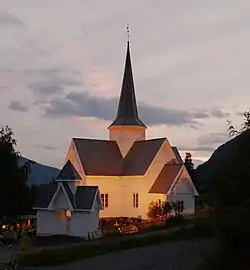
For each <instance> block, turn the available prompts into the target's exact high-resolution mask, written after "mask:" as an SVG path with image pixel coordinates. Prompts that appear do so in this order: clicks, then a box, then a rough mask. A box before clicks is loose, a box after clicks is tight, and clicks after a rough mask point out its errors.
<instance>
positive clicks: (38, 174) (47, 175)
mask: <svg viewBox="0 0 250 270" xmlns="http://www.w3.org/2000/svg"><path fill="white" fill-rule="evenodd" d="M27 161H29V159H27V158H25V157H20V158H19V166H22V165H23V164H24V163H25V162H27ZM31 161H32V160H31ZM59 171H60V170H59V169H57V168H54V167H50V166H46V165H42V164H40V163H38V162H35V161H34V163H31V167H30V175H29V178H28V185H41V184H47V183H49V182H50V181H51V180H52V179H53V177H56V176H57V175H58V173H59Z"/></svg>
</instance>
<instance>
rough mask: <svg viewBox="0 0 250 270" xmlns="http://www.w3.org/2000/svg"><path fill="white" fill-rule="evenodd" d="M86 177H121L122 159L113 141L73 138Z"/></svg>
mask: <svg viewBox="0 0 250 270" xmlns="http://www.w3.org/2000/svg"><path fill="white" fill-rule="evenodd" d="M73 142H74V144H75V146H76V150H77V152H78V155H79V158H80V161H81V163H82V166H83V169H84V172H85V173H86V174H87V175H121V174H122V165H123V157H122V155H121V152H120V149H119V147H118V145H117V143H116V142H115V141H105V140H93V139H78V138H73Z"/></svg>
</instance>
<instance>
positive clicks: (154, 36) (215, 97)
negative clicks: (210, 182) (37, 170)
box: [0, 0, 250, 167]
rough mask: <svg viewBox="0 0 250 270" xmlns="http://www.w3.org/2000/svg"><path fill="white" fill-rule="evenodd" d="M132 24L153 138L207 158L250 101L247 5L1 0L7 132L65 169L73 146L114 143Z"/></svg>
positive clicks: (2, 117)
mask: <svg viewBox="0 0 250 270" xmlns="http://www.w3.org/2000/svg"><path fill="white" fill-rule="evenodd" d="M127 24H129V25H130V42H131V45H130V47H131V57H132V66H133V74H134V81H135V89H136V96H137V102H138V104H139V113H140V118H141V120H142V121H143V122H144V123H145V124H147V126H148V129H147V135H148V138H156V137H167V138H168V140H169V141H170V143H171V144H172V145H174V146H177V147H178V148H179V149H180V151H181V153H182V154H183V155H184V154H185V152H187V151H188V152H191V153H192V155H193V158H197V159H201V160H206V159H207V158H209V156H210V155H211V153H212V152H213V151H214V149H216V148H217V147H218V146H219V145H221V144H222V143H224V142H226V141H227V140H228V139H229V137H228V134H227V125H226V122H227V120H228V119H229V120H232V121H233V123H235V125H236V126H239V125H240V124H241V121H242V119H241V116H240V113H241V112H243V111H245V110H247V109H248V108H249V104H248V102H249V98H250V91H249V86H250V53H249V49H250V29H249V25H250V1H249V0H245V1H243V0H238V1H235V0H202V1H201V0H189V1H186V0H178V1H170V0H157V1H149V0H143V1H142V0H136V1H134V0H106V1H100V0H99V1H97V0H70V1H69V0H53V1H51V0H22V1H16V0H1V5H0V35H1V39H0V94H1V95H0V97H1V98H0V124H1V125H3V126H4V125H9V126H10V127H11V128H12V129H13V132H14V134H15V138H16V139H17V140H18V150H19V151H20V152H21V154H22V155H23V156H25V157H28V158H31V159H33V160H35V161H37V162H40V163H43V164H47V165H51V166H56V167H61V166H62V165H63V163H64V161H65V156H66V153H67V150H68V147H69V144H70V141H71V139H72V138H73V137H84V138H100V139H107V138H108V131H107V127H108V126H109V124H110V123H111V121H112V120H113V119H114V118H115V115H116V109H117V100H118V97H119V94H120V89H121V81H122V76H123V71H124V61H125V52H126V41H127V33H126V25H127Z"/></svg>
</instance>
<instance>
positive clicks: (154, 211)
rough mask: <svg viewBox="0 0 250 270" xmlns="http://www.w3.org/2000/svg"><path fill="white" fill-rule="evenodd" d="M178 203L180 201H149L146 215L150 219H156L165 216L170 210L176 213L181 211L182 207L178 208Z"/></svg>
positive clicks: (179, 203)
mask: <svg viewBox="0 0 250 270" xmlns="http://www.w3.org/2000/svg"><path fill="white" fill-rule="evenodd" d="M180 205H181V202H180V201H173V202H165V201H163V202H162V201H160V200H159V201H156V202H151V203H150V204H149V207H148V210H149V211H148V217H149V218H151V219H158V218H165V217H167V216H168V215H169V214H170V213H171V212H174V213H175V214H178V213H179V212H182V211H183V209H179V208H180V207H179V206H180ZM182 205H183V204H182Z"/></svg>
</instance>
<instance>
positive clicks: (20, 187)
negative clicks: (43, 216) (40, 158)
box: [0, 126, 31, 217]
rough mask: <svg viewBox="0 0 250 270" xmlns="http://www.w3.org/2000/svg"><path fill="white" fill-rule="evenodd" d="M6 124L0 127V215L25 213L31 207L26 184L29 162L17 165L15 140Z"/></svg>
mask: <svg viewBox="0 0 250 270" xmlns="http://www.w3.org/2000/svg"><path fill="white" fill-rule="evenodd" d="M13 136H14V133H13V131H12V129H11V128H9V127H8V126H5V127H2V128H1V129H0V185H1V188H0V217H1V216H17V215H19V214H25V213H27V212H28V211H29V210H30V209H31V198H30V190H29V187H28V186H27V185H26V182H27V178H28V175H29V171H30V164H31V162H30V161H28V162H26V163H25V164H24V165H23V166H21V167H19V162H18V161H19V157H20V153H19V152H17V151H16V150H15V147H16V145H17V141H16V140H15V139H14V138H13Z"/></svg>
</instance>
